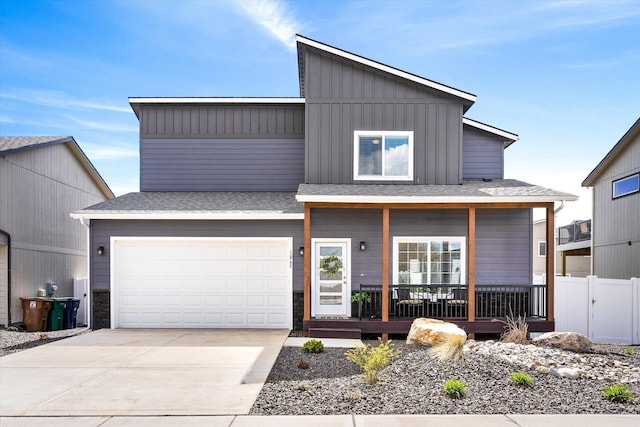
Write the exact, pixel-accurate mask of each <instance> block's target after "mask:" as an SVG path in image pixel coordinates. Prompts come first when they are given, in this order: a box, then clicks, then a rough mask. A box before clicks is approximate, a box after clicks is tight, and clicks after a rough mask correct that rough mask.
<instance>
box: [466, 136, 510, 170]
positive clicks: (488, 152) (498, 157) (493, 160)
mask: <svg viewBox="0 0 640 427" xmlns="http://www.w3.org/2000/svg"><path fill="white" fill-rule="evenodd" d="M462 140H463V144H462V146H463V150H462V151H463V155H462V176H463V177H464V179H483V178H485V179H502V178H504V142H502V141H501V140H499V139H497V138H496V137H495V136H491V135H489V134H488V133H486V132H482V131H479V130H475V129H473V128H471V127H469V126H464V131H463V138H462Z"/></svg>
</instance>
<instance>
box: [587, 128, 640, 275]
mask: <svg viewBox="0 0 640 427" xmlns="http://www.w3.org/2000/svg"><path fill="white" fill-rule="evenodd" d="M582 186H583V187H593V189H592V192H593V216H592V220H593V229H592V234H593V237H592V242H593V244H592V248H591V259H592V263H593V264H592V265H593V275H594V276H598V277H604V278H609V279H630V278H632V277H640V220H639V218H640V215H639V214H638V212H640V119H638V120H636V122H635V123H634V124H633V126H631V128H630V129H629V130H628V131H627V133H625V134H624V136H623V137H622V138H621V139H620V141H618V143H617V144H616V145H614V146H613V148H612V149H611V151H609V152H608V153H607V155H606V156H604V158H603V159H602V160H601V161H600V163H598V165H597V166H596V168H595V169H594V170H593V171H591V173H590V174H589V176H587V178H586V179H585V180H584V181H583V182H582Z"/></svg>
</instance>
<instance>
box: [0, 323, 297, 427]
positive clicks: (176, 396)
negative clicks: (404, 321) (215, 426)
mask: <svg viewBox="0 0 640 427" xmlns="http://www.w3.org/2000/svg"><path fill="white" fill-rule="evenodd" d="M287 335H288V331H287V330H246V329H235V330H229V329H224V330H223V329H206V330H200V329H198V330H185V329H178V330H176V329H163V330H139V329H138V330H107V329H102V330H99V331H94V332H91V333H88V334H83V335H78V336H75V337H72V338H68V339H65V340H61V341H57V342H54V343H51V344H47V345H43V346H39V347H36V348H33V349H29V350H25V351H22V352H18V353H14V354H10V355H7V356H4V357H1V358H0V414H1V415H2V416H4V417H6V416H54V417H55V416H64V417H67V416H107V417H108V416H112V415H117V416H128V415H239V414H240V415H241V414H248V413H249V410H250V409H251V406H252V405H253V402H254V401H255V399H256V398H257V396H258V394H259V393H260V390H261V389H262V386H263V384H264V381H265V380H266V379H267V376H268V375H269V371H270V370H271V367H272V366H273V363H274V362H275V360H276V358H277V356H278V353H279V352H280V349H281V348H282V345H283V343H284V341H285V340H286V338H287ZM2 421H3V423H0V424H4V422H5V421H6V420H5V419H3V420H2ZM7 422H8V421H7ZM12 422H13V421H12ZM16 422H21V421H19V420H18V421H16ZM80 422H81V423H85V422H88V419H86V418H85V419H80ZM81 425H86V424H81ZM89 425H91V424H89Z"/></svg>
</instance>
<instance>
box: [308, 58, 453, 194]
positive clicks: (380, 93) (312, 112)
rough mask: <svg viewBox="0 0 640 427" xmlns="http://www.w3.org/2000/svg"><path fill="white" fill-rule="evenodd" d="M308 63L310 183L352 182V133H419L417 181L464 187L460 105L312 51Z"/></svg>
mask: <svg viewBox="0 0 640 427" xmlns="http://www.w3.org/2000/svg"><path fill="white" fill-rule="evenodd" d="M304 58H305V61H306V62H305V82H304V85H305V98H306V106H307V112H306V121H305V132H306V137H305V139H306V157H305V159H306V182H307V183H311V184H317V183H322V184H327V183H331V184H340V183H342V184H347V183H353V182H354V180H353V144H354V141H353V132H354V131H355V130H408V131H414V156H413V157H414V182H415V183H418V184H458V183H459V182H460V180H461V179H462V169H461V164H462V113H463V105H462V104H461V102H460V101H459V100H457V99H454V98H452V97H449V96H447V95H445V94H442V93H438V92H436V91H431V90H428V89H427V88H425V87H423V86H420V85H418V84H414V83H411V82H409V81H406V80H403V79H400V78H395V77H392V76H389V75H387V74H385V73H382V72H379V71H375V70H373V69H371V68H369V67H366V66H363V65H361V64H356V63H353V62H350V61H347V60H345V59H342V58H337V57H331V56H328V55H326V54H323V53H320V52H318V51H316V50H314V49H311V48H309V49H308V52H307V53H306V54H305V57H304ZM369 182H370V181H369Z"/></svg>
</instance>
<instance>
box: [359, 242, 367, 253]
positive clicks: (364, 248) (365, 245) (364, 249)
mask: <svg viewBox="0 0 640 427" xmlns="http://www.w3.org/2000/svg"><path fill="white" fill-rule="evenodd" d="M360 250H361V251H366V250H367V243H366V242H365V241H364V240H363V241H361V242H360Z"/></svg>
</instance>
